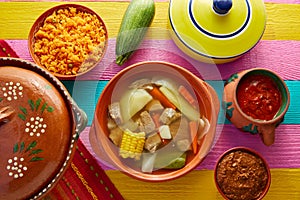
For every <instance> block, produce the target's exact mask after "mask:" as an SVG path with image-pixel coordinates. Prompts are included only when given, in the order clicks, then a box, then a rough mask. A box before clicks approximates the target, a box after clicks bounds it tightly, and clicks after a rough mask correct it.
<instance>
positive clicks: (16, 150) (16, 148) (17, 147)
mask: <svg viewBox="0 0 300 200" xmlns="http://www.w3.org/2000/svg"><path fill="white" fill-rule="evenodd" d="M18 151H19V145H18V143H17V144H15V146H14V149H13V152H14V153H17V152H18Z"/></svg>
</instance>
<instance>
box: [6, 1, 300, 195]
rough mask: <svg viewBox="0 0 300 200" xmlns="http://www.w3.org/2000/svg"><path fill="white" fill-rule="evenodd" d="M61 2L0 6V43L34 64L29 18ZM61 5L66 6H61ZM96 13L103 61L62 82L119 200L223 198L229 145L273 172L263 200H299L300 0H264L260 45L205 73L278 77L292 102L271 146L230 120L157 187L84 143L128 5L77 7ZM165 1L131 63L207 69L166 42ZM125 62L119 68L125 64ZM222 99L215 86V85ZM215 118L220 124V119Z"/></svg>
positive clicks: (213, 79) (113, 68) (215, 78)
mask: <svg viewBox="0 0 300 200" xmlns="http://www.w3.org/2000/svg"><path fill="white" fill-rule="evenodd" d="M59 3H62V2H5V3H4V2H0V39H3V40H5V41H6V42H7V43H8V44H9V45H10V46H11V47H12V48H13V49H14V50H15V52H16V53H17V55H19V57H21V58H22V59H25V60H29V61H32V58H31V57H30V55H29V52H28V46H27V37H28V33H29V30H30V28H31V25H32V24H33V22H34V20H35V19H36V18H37V17H38V16H39V15H40V14H41V13H43V12H44V11H45V10H47V9H48V8H50V7H52V6H54V5H56V4H59ZM64 3H65V2H64ZM75 3H80V4H82V5H85V6H88V7H90V8H92V9H93V10H95V11H96V12H97V13H98V14H99V15H101V17H102V18H103V20H104V22H105V23H106V25H107V28H108V33H109V46H108V50H107V52H106V55H105V58H104V60H103V61H102V62H101V63H100V64H99V65H98V66H97V68H96V69H95V70H93V71H91V72H90V73H88V74H87V75H85V76H83V77H81V78H80V80H79V79H78V80H77V81H76V82H75V84H74V82H73V81H70V80H69V81H68V80H64V81H63V83H64V84H65V86H66V87H67V88H68V90H69V91H70V93H72V96H73V98H74V99H75V101H76V102H77V103H78V105H79V106H80V107H81V108H83V109H84V110H85V112H86V113H87V114H88V118H89V123H88V127H87V128H86V129H85V130H84V131H83V133H82V134H81V136H80V139H81V141H82V142H83V144H84V145H85V147H86V148H87V149H88V150H89V152H90V153H91V154H92V155H93V156H95V158H96V159H97V162H98V163H99V164H100V165H102V167H103V169H105V172H106V174H107V175H108V176H109V178H110V179H111V180H112V182H113V183H114V185H115V186H116V187H117V189H118V190H119V191H120V193H121V194H122V195H123V197H124V198H125V199H132V200H135V199H145V200H147V199H155V198H159V199H160V200H166V199H195V200H196V199H222V197H221V196H220V194H219V193H218V191H217V189H216V187H215V185H214V181H213V169H214V166H215V163H216V160H217V158H218V157H219V156H220V155H221V154H222V153H223V152H224V151H225V150H227V149H229V148H231V147H234V146H246V147H250V148H253V149H255V150H256V151H258V152H260V153H261V154H262V155H263V156H264V157H265V159H266V160H267V162H268V163H269V165H270V167H271V174H272V183H271V187H270V190H269V192H268V194H267V195H266V197H265V199H272V200H273V199H280V200H281V199H300V101H299V99H300V89H299V88H300V56H299V55H300V1H299V0H266V1H265V6H266V12H267V25H266V30H265V32H264V35H263V37H262V40H261V41H260V42H259V43H258V45H257V46H255V48H253V49H252V50H251V51H250V52H248V53H247V54H245V55H244V56H243V57H241V58H240V59H238V60H236V61H234V62H232V63H227V64H221V65H218V66H217V67H218V70H219V72H220V74H219V75H215V74H214V75H212V74H209V72H207V74H204V75H205V77H206V81H208V82H209V83H210V84H211V85H213V86H217V85H219V83H220V82H222V81H223V80H226V79H227V78H229V76H230V75H231V74H233V73H236V72H238V71H240V70H243V69H249V68H254V67H263V68H268V69H271V70H273V71H275V72H277V73H279V74H280V76H281V77H282V78H283V79H284V80H285V82H286V84H287V86H288V88H289V90H290V93H291V104H290V108H289V110H288V112H287V114H286V116H285V120H284V122H283V124H282V125H281V126H279V127H278V128H277V129H276V141H275V143H274V145H272V146H270V147H266V146H264V145H263V144H262V142H261V140H260V138H259V136H253V135H250V134H247V133H243V132H240V131H238V130H237V129H236V128H235V127H234V126H233V125H232V124H230V123H229V122H228V121H225V122H224V123H223V121H222V120H220V122H219V125H218V136H219V137H218V140H217V141H216V143H215V145H214V147H213V149H212V151H211V152H210V153H209V154H208V156H207V157H206V159H205V160H204V161H203V162H202V163H201V164H200V165H199V166H198V167H197V168H196V169H195V170H193V171H192V172H191V173H189V174H187V175H185V176H184V177H182V178H179V179H176V180H173V181H168V182H162V183H148V182H142V181H138V180H135V179H132V178H130V177H127V176H126V175H124V174H123V173H121V172H119V171H117V170H114V169H111V168H109V167H107V166H105V165H103V164H102V163H101V161H100V159H99V158H97V157H96V155H95V154H94V153H93V150H92V148H91V146H90V143H89V138H88V135H89V129H90V125H91V123H92V120H93V114H94V109H95V106H96V103H97V100H98V97H99V95H100V93H101V91H102V89H103V87H104V86H105V85H106V83H107V82H108V81H109V80H110V79H111V78H112V77H113V76H114V75H115V74H116V73H117V72H118V71H120V70H121V69H122V68H120V67H118V66H117V65H115V64H114V59H115V56H114V55H115V54H114V48H115V37H116V35H117V32H118V29H119V25H120V22H121V19H122V16H123V13H124V11H125V9H126V7H127V5H128V1H127V0H123V1H120V0H119V1H112V0H110V1H97V2H86V1H84V2H75ZM168 5H169V1H167V0H160V1H156V14H155V18H154V20H153V23H152V25H151V29H150V31H149V33H148V35H147V38H146V40H145V41H144V43H143V44H142V46H141V49H139V50H138V51H137V52H136V54H134V56H133V57H132V59H131V60H130V61H129V62H128V63H127V64H126V65H130V64H132V63H135V62H138V61H145V60H162V61H169V62H173V63H175V64H179V65H182V66H184V67H186V68H188V69H189V70H191V71H193V72H195V73H196V72H197V71H198V70H199V71H203V72H204V73H205V72H206V71H207V70H204V69H207V68H209V67H210V65H208V64H201V63H198V62H195V61H193V60H191V59H190V58H189V57H187V56H185V55H184V54H183V53H182V52H181V51H180V50H179V49H178V48H177V47H176V46H175V44H174V43H173V41H172V40H171V39H170V36H169V32H168V25H167V20H168ZM126 65H125V67H126ZM215 89H216V90H217V92H218V94H219V97H221V96H222V90H221V88H218V87H217V88H215ZM221 115H222V113H221V114H220V119H221V118H222V116H221Z"/></svg>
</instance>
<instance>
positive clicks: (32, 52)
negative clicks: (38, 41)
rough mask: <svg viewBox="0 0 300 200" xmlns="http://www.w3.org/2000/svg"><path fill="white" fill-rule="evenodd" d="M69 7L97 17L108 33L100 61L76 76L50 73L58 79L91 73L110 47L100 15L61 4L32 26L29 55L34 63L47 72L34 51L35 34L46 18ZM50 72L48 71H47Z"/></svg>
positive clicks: (83, 7)
mask: <svg viewBox="0 0 300 200" xmlns="http://www.w3.org/2000/svg"><path fill="white" fill-rule="evenodd" d="M69 7H75V8H76V9H78V10H80V11H84V12H88V13H91V14H93V15H96V17H97V18H98V20H99V21H100V22H101V23H102V24H103V27H104V30H105V31H106V34H105V45H104V48H103V53H102V55H101V57H100V58H99V60H97V61H96V62H95V64H94V65H93V66H91V67H89V68H88V69H87V70H86V71H84V72H81V73H78V74H76V75H63V74H59V73H53V72H50V73H51V74H53V75H54V76H56V77H58V78H66V79H67V78H75V77H78V76H81V75H83V74H86V73H88V72H89V71H91V70H92V69H94V68H95V67H96V66H97V64H98V63H100V62H101V61H102V60H103V57H104V55H105V53H106V50H107V46H108V32H107V27H106V25H105V23H104V21H103V19H102V18H101V17H100V15H99V14H97V13H96V12H95V11H93V10H92V9H90V8H88V7H86V6H83V5H80V4H60V5H57V6H54V7H52V8H50V9H48V10H46V11H45V12H44V13H43V14H41V15H40V16H39V17H38V18H37V19H36V20H35V22H34V24H33V25H32V27H31V29H30V31H29V35H28V48H29V53H30V55H31V57H32V59H33V61H34V62H35V63H36V64H37V65H39V66H40V67H42V68H44V69H45V70H47V69H46V68H45V67H44V66H43V65H42V64H41V63H40V59H39V58H38V56H36V55H35V53H34V51H33V44H34V34H35V33H36V32H37V30H38V28H39V27H40V26H41V25H43V24H44V20H45V18H46V17H48V16H49V15H51V14H52V13H53V12H54V11H55V10H58V9H61V8H69ZM47 71H48V70H47Z"/></svg>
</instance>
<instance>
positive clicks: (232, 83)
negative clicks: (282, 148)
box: [223, 68, 290, 146]
mask: <svg viewBox="0 0 300 200" xmlns="http://www.w3.org/2000/svg"><path fill="white" fill-rule="evenodd" d="M224 89H225V93H224V94H225V95H224V101H223V105H224V108H225V111H226V117H227V119H229V120H230V121H231V122H232V123H233V124H234V125H235V126H236V127H237V128H239V129H240V130H242V131H246V132H250V133H251V134H261V136H262V140H263V142H264V144H266V145H268V146H269V145H271V144H273V143H274V140H275V128H276V127H277V126H278V125H279V124H280V123H281V122H282V121H283V118H284V115H285V113H286V112H287V110H288V107H289V103H290V95H289V90H288V87H287V85H286V84H285V82H284V81H283V79H282V78H281V77H280V76H279V75H278V74H276V73H275V72H273V71H271V70H268V69H263V68H254V69H249V70H245V71H242V72H239V73H236V74H233V75H232V76H231V77H230V78H229V79H228V81H227V82H226V84H225V87H224Z"/></svg>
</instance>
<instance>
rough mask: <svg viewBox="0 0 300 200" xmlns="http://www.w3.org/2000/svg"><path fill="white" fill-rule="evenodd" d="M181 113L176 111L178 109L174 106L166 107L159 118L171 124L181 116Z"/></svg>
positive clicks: (164, 122)
mask: <svg viewBox="0 0 300 200" xmlns="http://www.w3.org/2000/svg"><path fill="white" fill-rule="evenodd" d="M180 117H181V114H180V113H178V112H176V110H174V109H173V108H166V109H165V110H164V111H163V113H162V114H161V116H160V118H159V120H160V121H161V122H162V123H163V124H166V125H168V124H171V123H172V122H173V121H175V120H176V119H178V118H180Z"/></svg>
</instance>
